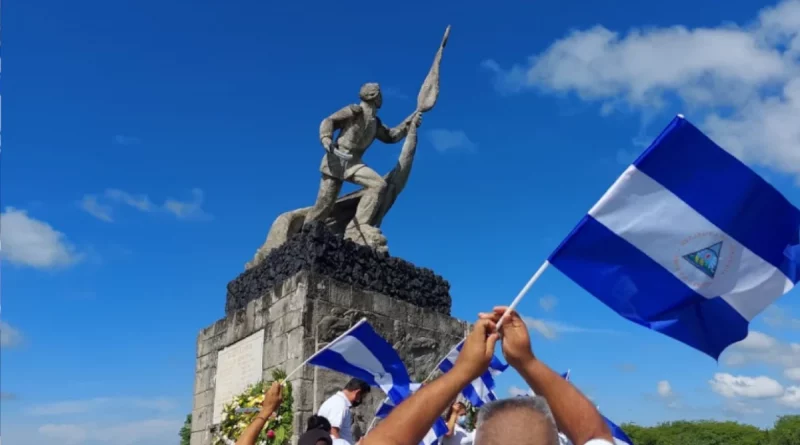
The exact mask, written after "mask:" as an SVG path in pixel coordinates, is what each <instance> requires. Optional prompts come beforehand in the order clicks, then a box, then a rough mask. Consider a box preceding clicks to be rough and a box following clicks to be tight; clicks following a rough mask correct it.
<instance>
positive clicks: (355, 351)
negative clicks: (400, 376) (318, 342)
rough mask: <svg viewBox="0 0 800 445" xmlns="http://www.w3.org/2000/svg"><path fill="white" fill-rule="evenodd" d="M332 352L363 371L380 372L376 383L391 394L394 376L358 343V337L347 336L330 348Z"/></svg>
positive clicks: (376, 376) (367, 349) (376, 377)
mask: <svg viewBox="0 0 800 445" xmlns="http://www.w3.org/2000/svg"><path fill="white" fill-rule="evenodd" d="M328 349H329V350H330V351H334V352H337V353H339V354H340V355H341V356H342V357H344V359H345V360H346V361H347V362H348V363H350V364H351V365H353V366H356V367H358V368H361V369H369V370H370V371H378V372H379V374H378V375H375V381H376V382H377V383H378V386H380V387H381V389H382V390H383V391H384V392H385V393H387V394H388V393H389V390H390V389H392V387H393V386H394V383H393V381H392V375H391V374H389V373H388V372H386V369H385V368H384V367H383V364H382V363H381V362H380V360H378V358H377V357H375V356H374V355H372V352H371V351H370V350H369V348H367V347H366V346H364V344H363V343H361V342H360V341H358V339H357V338H356V337H353V336H351V335H348V336H345V337H344V338H342V339H341V340H339V341H337V342H336V343H334V344H333V345H331V346H330V347H329V348H328Z"/></svg>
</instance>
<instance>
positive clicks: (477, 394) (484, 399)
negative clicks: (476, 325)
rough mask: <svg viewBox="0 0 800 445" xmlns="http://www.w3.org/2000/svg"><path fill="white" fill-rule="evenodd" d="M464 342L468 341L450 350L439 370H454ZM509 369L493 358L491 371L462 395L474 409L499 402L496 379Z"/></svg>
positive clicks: (468, 386) (474, 382) (485, 373)
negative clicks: (495, 388) (495, 401)
mask: <svg viewBox="0 0 800 445" xmlns="http://www.w3.org/2000/svg"><path fill="white" fill-rule="evenodd" d="M464 341H466V339H465V340H461V343H459V344H458V345H457V346H456V347H455V348H453V349H452V350H450V353H449V354H447V357H445V358H444V360H442V361H441V362H440V363H439V369H440V370H441V371H442V372H448V371H450V370H451V369H453V366H454V365H455V363H456V359H457V358H458V354H459V353H460V352H461V348H462V347H463V346H464ZM507 368H508V365H507V364H504V363H503V362H501V361H500V359H498V358H497V357H494V356H492V362H491V363H490V364H489V369H488V370H487V371H486V372H484V373H483V375H481V376H480V377H478V378H477V379H475V380H473V381H472V382H470V384H469V385H467V387H466V388H464V389H463V390H462V391H461V394H462V395H463V396H464V397H465V398H466V399H467V400H469V403H471V404H472V406H474V407H479V406H482V405H483V404H485V403H489V402H491V401H493V400H497V396H496V395H495V394H494V391H493V390H494V386H495V384H494V378H495V377H497V376H498V375H500V374H502V373H503V371H505V370H506V369H507Z"/></svg>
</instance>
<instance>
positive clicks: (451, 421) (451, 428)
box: [444, 409, 458, 437]
mask: <svg viewBox="0 0 800 445" xmlns="http://www.w3.org/2000/svg"><path fill="white" fill-rule="evenodd" d="M457 420H458V410H456V409H451V410H450V417H448V418H447V432H446V433H445V434H444V435H445V437H451V436H452V435H453V433H454V432H455V431H456V421H457Z"/></svg>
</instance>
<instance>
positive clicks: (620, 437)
mask: <svg viewBox="0 0 800 445" xmlns="http://www.w3.org/2000/svg"><path fill="white" fill-rule="evenodd" d="M603 420H605V421H606V425H608V429H610V430H611V435H612V436H613V437H614V442H616V443H617V445H621V443H624V444H628V445H633V441H632V440H631V439H630V437H628V435H627V434H625V431H622V428H620V427H619V426H617V424H616V423H614V422H612V421H610V420H608V417H606V416H603ZM620 442H621V443H620Z"/></svg>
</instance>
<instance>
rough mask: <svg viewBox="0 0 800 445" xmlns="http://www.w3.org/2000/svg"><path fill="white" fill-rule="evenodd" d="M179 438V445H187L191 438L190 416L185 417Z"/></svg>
mask: <svg viewBox="0 0 800 445" xmlns="http://www.w3.org/2000/svg"><path fill="white" fill-rule="evenodd" d="M178 434H179V435H180V436H181V445H189V440H190V439H191V437H192V415H191V414H188V415H187V416H186V421H185V422H183V426H182V427H181V431H180V432H179V433H178Z"/></svg>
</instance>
